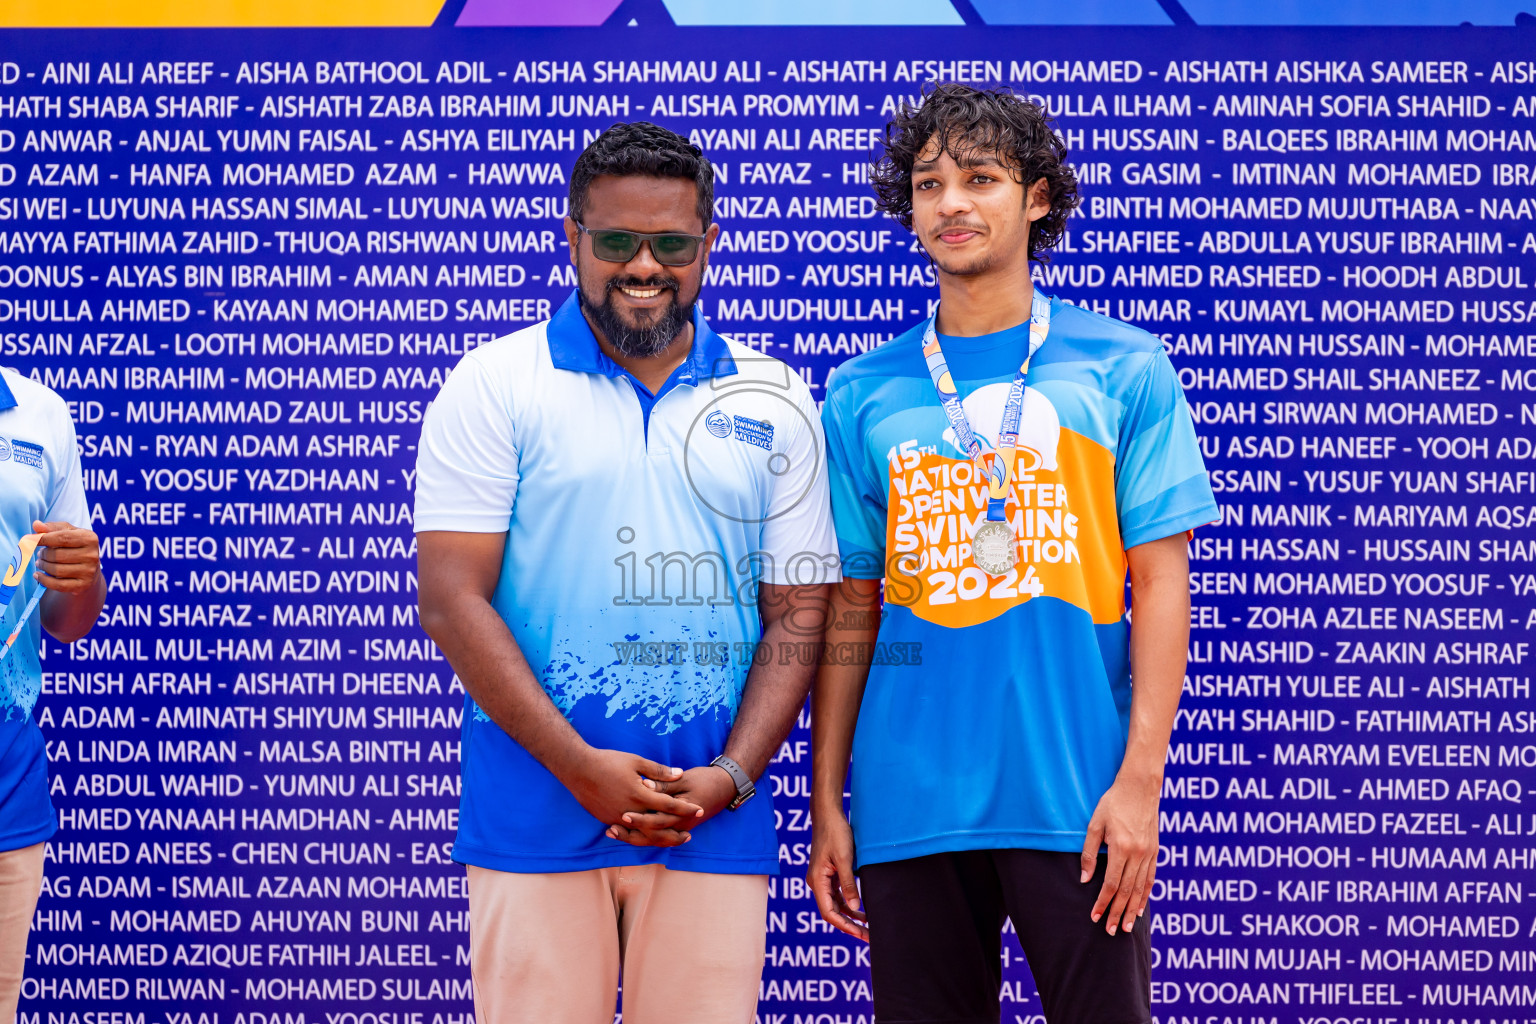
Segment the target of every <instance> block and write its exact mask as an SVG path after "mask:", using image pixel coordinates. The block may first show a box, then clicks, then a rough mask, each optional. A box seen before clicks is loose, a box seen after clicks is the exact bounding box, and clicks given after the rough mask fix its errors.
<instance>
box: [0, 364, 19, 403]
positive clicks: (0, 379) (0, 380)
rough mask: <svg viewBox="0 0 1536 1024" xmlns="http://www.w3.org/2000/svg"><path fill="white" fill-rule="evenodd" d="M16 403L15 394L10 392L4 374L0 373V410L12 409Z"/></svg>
mask: <svg viewBox="0 0 1536 1024" xmlns="http://www.w3.org/2000/svg"><path fill="white" fill-rule="evenodd" d="M17 404H18V403H17V401H16V396H15V395H14V394H12V393H11V386H10V385H9V384H7V383H6V382H5V374H3V373H0V412H4V411H5V410H7V409H14V408H16V406H17Z"/></svg>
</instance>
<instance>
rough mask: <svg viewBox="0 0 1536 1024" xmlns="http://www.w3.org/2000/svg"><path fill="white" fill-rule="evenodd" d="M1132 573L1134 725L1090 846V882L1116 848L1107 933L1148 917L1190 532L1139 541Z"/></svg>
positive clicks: (1102, 904) (1178, 668)
mask: <svg viewBox="0 0 1536 1024" xmlns="http://www.w3.org/2000/svg"><path fill="white" fill-rule="evenodd" d="M1125 556H1126V560H1127V561H1128V562H1129V563H1130V570H1131V651H1130V653H1131V728H1130V737H1129V740H1128V742H1127V744H1126V748H1125V759H1124V760H1123V761H1122V762H1121V763H1120V772H1119V774H1118V775H1116V776H1115V782H1114V785H1112V786H1111V787H1110V788H1109V791H1108V792H1106V793H1105V794H1104V796H1103V798H1101V799H1100V800H1099V805H1098V807H1097V808H1096V809H1095V810H1094V812H1093V818H1092V820H1091V821H1090V822H1089V823H1088V838H1087V840H1086V841H1085V842H1084V843H1083V855H1082V869H1083V878H1082V880H1083V881H1084V882H1087V881H1088V880H1089V879H1090V878H1092V877H1093V872H1094V868H1095V866H1096V863H1097V861H1098V854H1099V846H1100V844H1104V845H1107V846H1108V847H1109V862H1108V865H1107V868H1106V871H1105V875H1104V885H1103V887H1102V888H1101V889H1100V891H1099V898H1098V899H1097V900H1096V901H1095V902H1094V904H1093V915H1092V916H1093V920H1094V921H1095V922H1097V921H1098V920H1099V919H1100V918H1101V917H1102V916H1103V915H1104V912H1105V909H1106V908H1108V911H1109V920H1108V921H1107V922H1106V924H1105V930H1106V931H1108V932H1109V934H1111V935H1113V934H1115V932H1116V931H1117V930H1118V929H1119V927H1120V926H1121V925H1122V924H1123V925H1124V927H1125V930H1126V931H1130V930H1131V928H1132V926H1133V925H1134V924H1135V923H1136V918H1137V917H1139V916H1140V915H1141V914H1143V913H1145V912H1146V908H1147V899H1148V897H1149V896H1150V895H1151V892H1152V880H1153V878H1154V877H1155V876H1156V874H1157V806H1158V798H1159V796H1160V795H1161V792H1162V787H1163V763H1164V761H1165V759H1166V758H1167V756H1168V738H1169V736H1171V735H1172V733H1173V719H1174V713H1175V712H1176V711H1177V710H1178V707H1179V695H1180V694H1181V693H1182V691H1183V688H1184V667H1185V659H1186V658H1187V657H1188V649H1189V551H1188V547H1187V541H1186V540H1185V536H1184V534H1182V533H1181V534H1178V535H1177V536H1173V537H1164V538H1163V539H1162V540H1155V541H1151V542H1149V543H1146V544H1138V545H1137V546H1136V547H1133V548H1131V549H1130V550H1128V551H1127V552H1126V553H1125Z"/></svg>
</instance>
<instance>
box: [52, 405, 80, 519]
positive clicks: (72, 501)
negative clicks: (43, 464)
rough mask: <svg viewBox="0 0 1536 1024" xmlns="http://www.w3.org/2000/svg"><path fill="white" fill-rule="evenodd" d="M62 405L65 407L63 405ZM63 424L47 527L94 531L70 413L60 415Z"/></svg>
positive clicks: (59, 434)
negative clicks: (91, 529)
mask: <svg viewBox="0 0 1536 1024" xmlns="http://www.w3.org/2000/svg"><path fill="white" fill-rule="evenodd" d="M61 404H62V403H61ZM60 415H61V419H62V420H63V424H62V426H61V427H60V429H59V430H58V434H57V436H58V438H59V442H60V447H59V450H58V451H57V452H56V453H55V457H56V458H57V459H58V462H57V463H56V465H55V473H54V478H53V487H52V491H51V493H50V494H49V496H48V511H47V512H45V513H43V522H45V523H68V524H69V525H71V526H78V527H80V528H81V529H85V530H89V529H90V528H91V506H90V502H88V501H86V498H85V481H84V480H83V479H82V474H81V471H80V445H79V443H78V442H77V441H76V439H75V424H74V421H73V420H71V419H70V418H69V414H68V412H63V413H61V414H60Z"/></svg>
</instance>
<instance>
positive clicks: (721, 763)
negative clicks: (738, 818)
mask: <svg viewBox="0 0 1536 1024" xmlns="http://www.w3.org/2000/svg"><path fill="white" fill-rule="evenodd" d="M709 763H710V764H712V765H714V766H715V767H716V768H724V769H725V773H726V774H727V775H729V776H730V777H731V781H732V782H734V783H735V784H736V798H735V799H734V800H732V801H731V802H730V803H728V804H726V807H727V809H729V810H732V811H734V810H735V809H736V808H738V807H740V806H741V805H742V804H744V803H746V802H747V801H748V800H749V799H751V797H752V796H753V794H755V793H756V792H757V786H755V785H754V784H753V782H752V779H751V778H750V777H749V776H748V775H747V773H746V772H744V771H742V769H741V765H739V764H737V763H736V762H735V761H732V760H731V759H730V758H728V757H726V756H725V755H724V754H721V755H720V756H719V757H717V758H715V759H714V760H713V761H711V762H709Z"/></svg>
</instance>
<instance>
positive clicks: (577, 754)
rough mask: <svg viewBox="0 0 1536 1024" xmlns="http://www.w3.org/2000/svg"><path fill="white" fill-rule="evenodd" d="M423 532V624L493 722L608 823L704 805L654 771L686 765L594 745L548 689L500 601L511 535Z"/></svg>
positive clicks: (667, 839)
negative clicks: (496, 602)
mask: <svg viewBox="0 0 1536 1024" xmlns="http://www.w3.org/2000/svg"><path fill="white" fill-rule="evenodd" d="M416 541H417V549H418V552H419V555H418V559H417V561H418V566H419V569H418V572H419V575H420V597H419V604H420V613H421V627H422V629H424V630H426V632H427V635H428V636H430V637H431V638H432V639H433V641H434V642H435V643H436V644H437V646H438V647H439V648H441V649H442V652H443V655H444V656H445V657H446V658H447V659H448V663H449V664H450V665H452V666H453V670H454V672H456V673H457V674H458V676H459V678H460V679H461V680H463V682H464V689H465V690H466V691H467V692H468V693H469V695H470V696H471V697H472V698H474V701H475V703H476V704H478V705H480V707H481V708H482V709H483V710H484V711H485V713H486V714H487V715H489V716H490V717H491V721H493V722H495V723H496V724H497V725H499V726H501V728H502V729H504V730H505V731H506V733H507V735H508V736H511V737H512V738H513V739H514V740H516V741H517V742H518V744H519V745H521V746H522V748H523V749H524V750H526V751H528V753H530V754H532V755H533V756H534V758H536V759H537V760H538V762H539V763H540V764H542V765H543V766H544V767H546V768H548V769H549V770H550V772H551V773H552V774H553V775H554V776H555V778H557V779H559V780H560V782H561V784H562V785H564V786H565V788H566V789H568V790H570V791H571V795H572V796H574V797H575V798H576V800H577V801H578V802H579V803H580V804H581V806H582V807H584V808H586V810H587V813H589V814H591V815H592V817H594V818H596V819H597V820H598V821H600V822H602V823H603V824H605V825H610V824H612V823H614V822H616V821H618V820H619V816H620V815H621V814H623V813H624V812H625V811H626V810H628V809H630V808H633V807H643V808H646V809H649V810H656V811H665V812H668V813H670V814H674V815H678V816H681V817H691V816H694V815H697V814H698V813H699V807H698V806H697V805H695V804H693V803H690V802H688V801H687V800H686V799H682V798H678V797H674V796H668V795H666V794H664V793H660V792H657V791H656V788H655V785H654V782H653V780H663V779H669V778H673V777H675V776H676V775H677V774H679V773H678V770H677V769H675V768H670V767H667V766H665V765H660V764H657V763H656V762H654V761H650V760H647V759H646V758H643V757H640V756H638V755H636V754H630V753H626V752H624V751H621V750H600V749H597V748H594V747H592V746H591V745H589V744H588V743H587V742H586V741H585V740H583V739H582V738H581V735H580V734H579V733H577V732H576V730H575V729H574V728H573V727H572V726H571V723H570V722H568V721H566V718H565V716H564V715H562V714H561V713H560V710H559V709H558V708H557V707H555V704H554V702H553V701H552V700H550V698H549V694H547V693H545V692H544V687H543V686H541V685H540V684H539V681H538V679H537V678H536V677H535V676H534V674H533V670H532V669H530V668H529V667H528V662H527V659H525V658H524V657H523V652H522V651H521V650H520V649H519V648H518V646H517V641H516V640H515V639H514V638H513V636H512V632H511V630H509V629H508V628H507V624H506V623H505V622H503V621H502V618H501V616H500V615H499V614H497V612H496V609H495V608H493V607H492V606H491V595H492V593H493V592H494V591H495V589H496V583H497V580H498V579H499V578H500V575H501V565H502V554H503V551H504V548H505V544H506V534H504V533H456V532H449V531H433V530H429V531H424V532H422V533H418V534H417V535H416ZM507 813H509V814H516V813H517V794H516V793H508V794H507ZM527 824H528V826H529V827H530V828H534V829H537V828H538V827H539V826H540V823H539V822H528V823H527ZM684 841H685V836H684V833H682V832H674V833H671V834H663V835H659V836H658V837H657V843H658V845H666V846H674V845H676V844H678V843H681V842H684Z"/></svg>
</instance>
